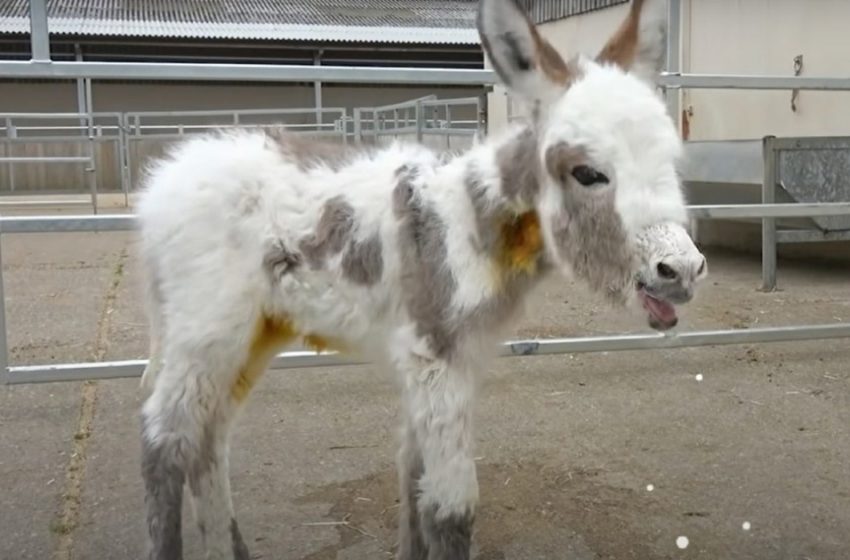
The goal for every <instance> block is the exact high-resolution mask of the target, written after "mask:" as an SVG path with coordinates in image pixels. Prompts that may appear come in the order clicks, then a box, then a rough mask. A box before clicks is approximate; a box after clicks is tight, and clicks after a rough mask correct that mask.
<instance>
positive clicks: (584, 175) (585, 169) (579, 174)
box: [572, 165, 608, 187]
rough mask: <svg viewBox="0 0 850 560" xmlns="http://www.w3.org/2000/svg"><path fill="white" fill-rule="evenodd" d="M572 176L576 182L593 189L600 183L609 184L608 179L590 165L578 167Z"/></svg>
mask: <svg viewBox="0 0 850 560" xmlns="http://www.w3.org/2000/svg"><path fill="white" fill-rule="evenodd" d="M572 175H573V177H575V180H576V181H578V182H579V183H581V184H582V185H584V186H585V187H591V186H593V185H596V184H599V183H602V184H608V177H606V176H605V174H603V173H600V172H599V171H597V170H595V169H594V168H592V167H590V166H589V165H576V166H575V167H573V171H572Z"/></svg>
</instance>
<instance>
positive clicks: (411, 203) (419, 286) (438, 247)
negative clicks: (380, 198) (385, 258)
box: [392, 167, 457, 358]
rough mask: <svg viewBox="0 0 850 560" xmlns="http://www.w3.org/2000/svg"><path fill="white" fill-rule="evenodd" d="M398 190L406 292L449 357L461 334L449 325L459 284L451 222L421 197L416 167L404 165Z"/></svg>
mask: <svg viewBox="0 0 850 560" xmlns="http://www.w3.org/2000/svg"><path fill="white" fill-rule="evenodd" d="M397 174H398V177H399V181H398V184H397V185H396V187H395V189H394V190H393V195H392V196H393V209H394V210H395V212H396V216H397V217H398V218H399V220H400V225H399V236H398V242H399V245H400V252H401V259H402V275H401V281H402V294H404V298H405V304H406V306H407V310H408V312H409V313H410V316H411V318H412V319H413V321H414V323H415V324H416V331H417V334H419V336H422V337H424V338H426V339H427V340H428V342H429V345H430V347H431V350H432V351H433V352H434V354H435V355H436V356H437V357H441V358H445V357H447V356H449V355H450V354H451V353H452V351H453V350H454V348H455V344H456V334H455V332H453V330H452V329H451V328H450V327H449V325H448V319H449V317H448V314H449V311H450V306H451V301H452V295H453V294H454V291H455V289H456V287H457V284H456V281H455V278H454V276H453V274H452V271H451V269H450V268H449V266H448V263H447V262H446V260H447V256H448V249H447V248H446V226H445V224H443V221H442V218H441V217H440V215H439V214H437V212H436V211H435V210H434V209H433V208H431V207H429V206H428V205H427V203H426V202H425V201H424V200H422V197H421V193H420V192H419V189H420V188H421V187H420V185H418V184H417V182H416V181H417V178H418V172H417V170H416V169H415V168H411V167H402V168H401V169H399V170H398V172H397Z"/></svg>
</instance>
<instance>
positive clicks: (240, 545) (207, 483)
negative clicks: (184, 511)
mask: <svg viewBox="0 0 850 560" xmlns="http://www.w3.org/2000/svg"><path fill="white" fill-rule="evenodd" d="M234 407H235V405H228V406H222V410H221V412H220V413H218V414H216V415H215V418H214V419H212V421H211V422H209V423H207V424H206V425H205V428H204V434H203V436H202V438H201V444H200V448H199V454H198V457H197V460H195V461H194V462H193V464H192V467H191V468H190V469H189V471H188V473H187V475H188V483H189V491H190V493H191V500H192V506H193V507H192V509H193V511H194V514H195V522H196V524H197V526H198V529H199V530H200V532H201V538H202V539H203V543H204V550H206V554H207V556H206V558H207V559H208V560H230V559H233V560H249V558H250V555H249V553H248V548H247V546H246V545H245V542H244V540H243V539H242V535H241V533H240V532H239V526H238V524H237V523H236V516H235V514H234V509H233V500H232V498H231V494H230V473H229V446H228V439H229V432H230V428H231V425H232V423H233V417H234V415H235V412H236V411H235V410H234Z"/></svg>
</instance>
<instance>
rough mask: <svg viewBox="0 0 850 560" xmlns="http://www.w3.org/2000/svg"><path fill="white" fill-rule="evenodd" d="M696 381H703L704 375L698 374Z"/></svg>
mask: <svg viewBox="0 0 850 560" xmlns="http://www.w3.org/2000/svg"><path fill="white" fill-rule="evenodd" d="M696 380H697V381H702V374H701V373H698V374H696Z"/></svg>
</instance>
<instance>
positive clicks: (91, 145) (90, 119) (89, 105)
mask: <svg viewBox="0 0 850 560" xmlns="http://www.w3.org/2000/svg"><path fill="white" fill-rule="evenodd" d="M85 89H86V113H87V114H86V134H87V135H88V152H89V166H88V167H87V168H86V172H87V173H88V174H89V177H88V181H89V190H90V191H91V204H92V212H93V213H94V214H97V162H96V161H95V159H96V157H97V149H96V146H95V141H94V102H93V101H92V91H91V79H89V78H86V80H85Z"/></svg>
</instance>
